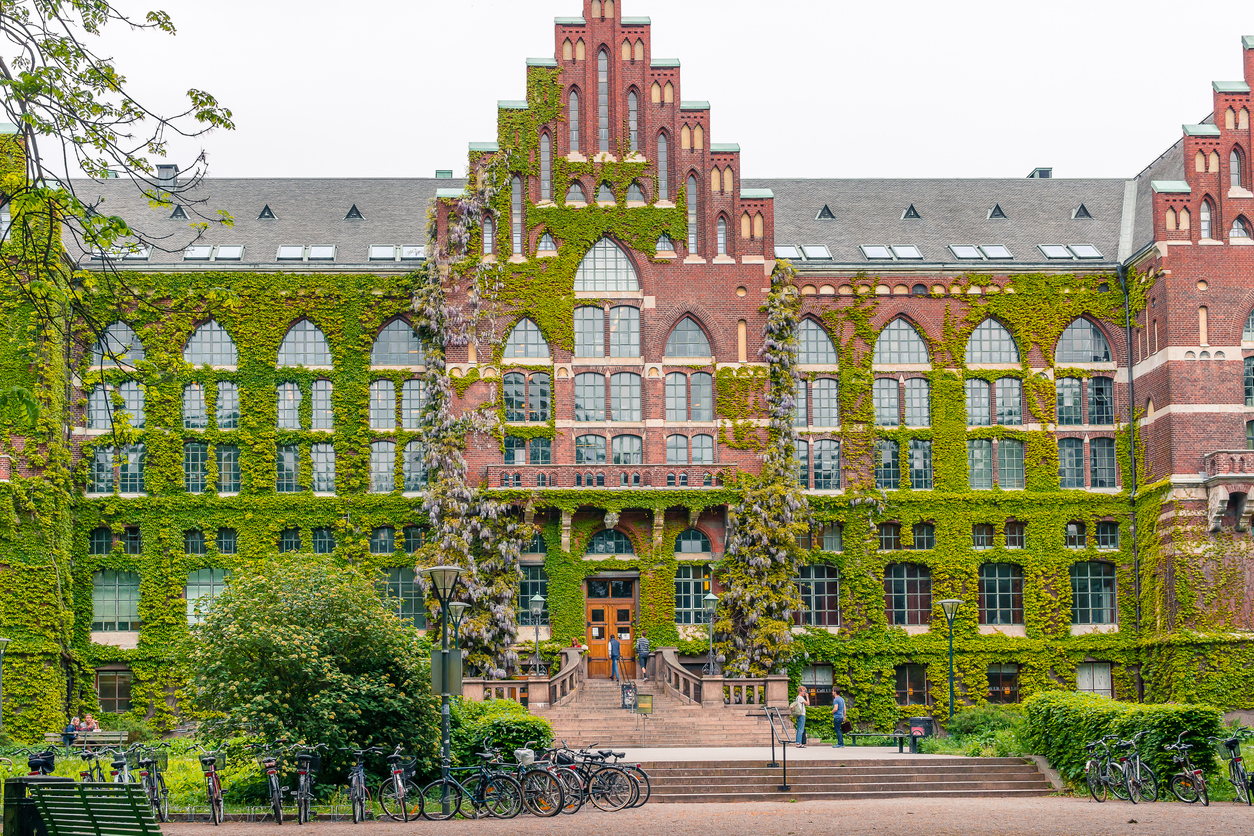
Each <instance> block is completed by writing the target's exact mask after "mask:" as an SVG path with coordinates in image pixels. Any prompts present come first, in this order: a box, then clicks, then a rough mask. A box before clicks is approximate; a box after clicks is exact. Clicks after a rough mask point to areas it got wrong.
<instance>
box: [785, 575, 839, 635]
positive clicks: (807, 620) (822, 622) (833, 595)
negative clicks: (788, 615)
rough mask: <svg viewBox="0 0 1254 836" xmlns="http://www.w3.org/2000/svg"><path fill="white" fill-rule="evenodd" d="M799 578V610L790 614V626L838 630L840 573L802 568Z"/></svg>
mask: <svg viewBox="0 0 1254 836" xmlns="http://www.w3.org/2000/svg"><path fill="white" fill-rule="evenodd" d="M799 574H800V576H799V577H798V578H797V591H798V592H799V593H800V594H801V610H800V611H794V612H793V614H792V620H793V624H798V625H807V626H811V627H839V626H840V580H839V578H840V572H839V570H838V569H837V568H836V567H835V566H828V565H826V564H823V563H816V564H813V565H811V566H802V567H801V572H800V573H799Z"/></svg>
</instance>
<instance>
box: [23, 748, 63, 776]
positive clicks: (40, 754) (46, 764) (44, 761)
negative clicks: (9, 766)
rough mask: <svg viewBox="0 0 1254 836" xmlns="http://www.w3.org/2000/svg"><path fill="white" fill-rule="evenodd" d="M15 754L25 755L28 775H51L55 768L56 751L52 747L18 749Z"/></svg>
mask: <svg viewBox="0 0 1254 836" xmlns="http://www.w3.org/2000/svg"><path fill="white" fill-rule="evenodd" d="M17 754H19V755H26V768H27V769H29V770H30V772H29V773H28V774H29V775H51V774H52V771H53V770H54V769H56V766H57V753H56V750H54V749H18V750H17Z"/></svg>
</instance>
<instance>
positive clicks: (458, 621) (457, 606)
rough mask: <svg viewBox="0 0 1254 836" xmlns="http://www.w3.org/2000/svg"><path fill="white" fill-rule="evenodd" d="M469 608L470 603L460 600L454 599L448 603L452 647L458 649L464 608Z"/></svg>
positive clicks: (464, 614) (459, 647) (464, 612)
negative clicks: (451, 623) (451, 627)
mask: <svg viewBox="0 0 1254 836" xmlns="http://www.w3.org/2000/svg"><path fill="white" fill-rule="evenodd" d="M468 609H470V604H463V603H462V602H461V601H454V602H453V603H451V604H449V605H448V610H449V619H450V620H452V622H453V649H454V650H460V649H461V646H462V642H461V638H462V637H461V628H462V619H463V618H465V617H466V610H468Z"/></svg>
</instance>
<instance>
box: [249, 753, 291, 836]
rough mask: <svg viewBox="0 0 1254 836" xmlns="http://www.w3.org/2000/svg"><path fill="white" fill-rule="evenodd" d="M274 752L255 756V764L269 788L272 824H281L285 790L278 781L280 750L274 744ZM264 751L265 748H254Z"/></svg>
mask: <svg viewBox="0 0 1254 836" xmlns="http://www.w3.org/2000/svg"><path fill="white" fill-rule="evenodd" d="M275 747H276V750H277V751H275V752H274V753H273V754H272V753H269V752H264V751H263V752H262V753H261V754H259V755H258V756H257V764H258V765H259V766H260V767H261V771H262V772H264V773H265V775H266V783H267V785H268V786H269V788H270V809H271V810H273V811H274V823H275V824H283V793H284V792H286V789H285V788H284V787H283V784H282V782H280V781H279V755H280V754H281V752H282V749H281V748H280V747H279V746H278V744H275ZM255 748H261V749H264V748H265V747H255Z"/></svg>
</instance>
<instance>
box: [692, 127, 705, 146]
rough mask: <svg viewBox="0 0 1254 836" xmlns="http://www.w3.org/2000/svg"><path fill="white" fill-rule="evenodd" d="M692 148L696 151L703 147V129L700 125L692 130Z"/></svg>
mask: <svg viewBox="0 0 1254 836" xmlns="http://www.w3.org/2000/svg"><path fill="white" fill-rule="evenodd" d="M692 147H693V149H694V150H696V151H700V150H701V149H702V148H704V147H705V128H703V127H701V126H700V125H697V126H696V127H695V128H693V129H692Z"/></svg>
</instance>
